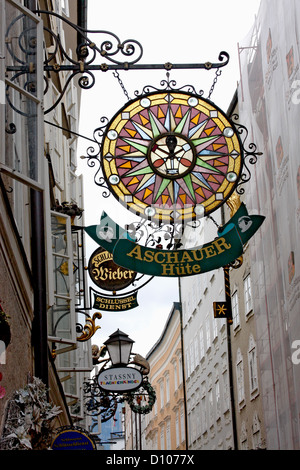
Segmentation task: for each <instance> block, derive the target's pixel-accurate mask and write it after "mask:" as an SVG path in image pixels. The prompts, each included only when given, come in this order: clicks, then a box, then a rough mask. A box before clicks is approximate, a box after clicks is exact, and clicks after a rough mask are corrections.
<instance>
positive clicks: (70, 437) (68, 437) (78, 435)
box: [51, 427, 97, 450]
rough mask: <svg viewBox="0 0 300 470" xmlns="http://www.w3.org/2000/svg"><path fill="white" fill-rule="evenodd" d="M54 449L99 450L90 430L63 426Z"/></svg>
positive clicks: (53, 443) (54, 442)
mask: <svg viewBox="0 0 300 470" xmlns="http://www.w3.org/2000/svg"><path fill="white" fill-rule="evenodd" d="M51 448H52V450H97V449H96V444H95V442H94V441H93V439H92V437H91V436H90V435H89V434H88V432H87V431H86V430H84V429H81V428H76V427H75V428H73V427H68V428H62V430H61V431H58V433H57V435H56V436H55V438H54V440H53V442H52V445H51Z"/></svg>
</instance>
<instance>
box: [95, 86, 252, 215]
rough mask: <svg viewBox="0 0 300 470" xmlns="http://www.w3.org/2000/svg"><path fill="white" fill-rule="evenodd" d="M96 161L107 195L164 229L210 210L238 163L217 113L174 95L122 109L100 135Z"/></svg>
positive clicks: (228, 128) (235, 144)
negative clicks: (161, 223) (165, 224)
mask: <svg viewBox="0 0 300 470" xmlns="http://www.w3.org/2000/svg"><path fill="white" fill-rule="evenodd" d="M101 157H102V168H103V173H104V176H105V178H106V181H107V184H108V186H109V188H110V190H111V192H112V193H113V194H114V196H115V197H116V198H117V199H118V200H119V201H120V202H121V203H122V204H123V205H125V206H126V207H127V209H129V210H131V211H134V212H135V213H137V214H138V215H140V216H142V217H145V218H149V219H151V220H161V221H164V222H171V221H173V220H175V219H176V220H178V221H184V220H191V219H194V218H198V217H201V216H204V215H208V214H209V213H211V212H213V211H215V210H216V209H218V208H219V207H220V206H221V205H222V204H223V203H224V202H225V200H226V199H227V198H228V197H229V196H230V195H231V194H232V192H233V191H234V189H235V187H236V185H237V183H238V180H239V178H240V175H241V170H242V162H243V154H242V145H241V143H240V139H239V136H238V134H237V132H236V129H235V127H234V125H233V123H232V122H231V121H230V119H229V118H228V117H227V116H226V115H225V114H224V113H223V111H221V110H220V109H219V108H217V107H216V106H215V105H214V104H213V103H211V102H210V101H208V100H205V99H203V98H200V97H199V96H197V95H194V94H191V93H185V92H179V91H160V92H154V93H150V94H148V95H144V96H143V97H142V98H141V97H139V98H137V99H135V100H132V101H130V102H129V103H128V104H126V105H125V106H124V107H123V108H122V109H121V110H120V111H119V112H118V113H117V114H116V115H115V116H114V118H113V119H112V120H111V121H110V123H109V124H108V126H107V128H106V132H105V135H104V138H103V144H102V148H101Z"/></svg>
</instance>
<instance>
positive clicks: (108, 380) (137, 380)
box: [97, 367, 143, 392]
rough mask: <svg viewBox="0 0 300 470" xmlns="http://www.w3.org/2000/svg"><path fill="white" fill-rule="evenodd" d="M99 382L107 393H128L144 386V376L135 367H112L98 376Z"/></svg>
mask: <svg viewBox="0 0 300 470" xmlns="http://www.w3.org/2000/svg"><path fill="white" fill-rule="evenodd" d="M97 382H98V385H99V387H100V389H102V390H105V391H107V392H128V391H131V390H136V389H137V388H139V387H140V386H141V385H142V382H143V376H142V374H141V372H140V371H139V370H137V369H134V368H133V367H111V368H108V369H105V370H103V371H101V372H100V373H99V374H98V376H97Z"/></svg>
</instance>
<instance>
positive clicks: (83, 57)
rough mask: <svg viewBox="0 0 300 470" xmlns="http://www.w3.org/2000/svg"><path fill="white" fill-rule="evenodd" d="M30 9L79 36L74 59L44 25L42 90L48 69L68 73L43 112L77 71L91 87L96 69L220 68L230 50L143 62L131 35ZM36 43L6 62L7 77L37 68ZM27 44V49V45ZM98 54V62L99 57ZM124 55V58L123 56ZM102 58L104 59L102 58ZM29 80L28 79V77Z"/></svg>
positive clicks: (140, 49) (81, 81)
mask: <svg viewBox="0 0 300 470" xmlns="http://www.w3.org/2000/svg"><path fill="white" fill-rule="evenodd" d="M33 13H35V14H37V15H40V16H42V17H43V16H45V17H46V18H47V17H52V18H53V17H56V18H58V20H60V21H63V22H64V24H66V25H68V26H69V27H71V28H72V29H73V30H75V31H76V32H77V34H78V36H79V37H80V41H81V42H80V43H79V44H78V46H77V49H76V53H77V59H74V58H73V57H70V55H69V54H68V53H67V52H66V50H65V49H64V47H63V44H62V42H61V38H60V35H59V34H55V32H54V31H53V30H52V29H49V28H48V27H46V26H44V28H43V29H44V32H45V33H46V34H48V35H49V36H50V37H51V40H52V41H53V46H52V48H51V51H49V50H48V51H47V50H45V56H46V58H45V60H44V62H43V71H44V80H45V82H46V87H45V90H44V94H46V93H47V91H48V87H49V80H50V78H51V77H50V73H51V72H52V73H56V74H58V73H60V72H70V74H69V75H68V77H67V79H66V82H65V85H64V87H63V89H62V90H61V91H60V96H59V97H58V99H57V101H56V102H55V103H54V104H53V105H52V106H51V107H50V108H49V109H47V110H44V114H47V113H49V112H50V111H52V110H53V109H54V108H55V107H56V106H57V105H58V104H59V102H60V101H61V99H62V97H63V95H64V93H65V91H66V89H67V87H68V85H69V83H70V81H71V80H72V79H73V78H74V77H75V76H76V75H77V74H80V75H81V76H80V78H79V80H78V85H79V86H80V87H81V88H83V89H89V88H92V87H93V85H94V84H95V76H94V72H95V71H101V72H106V71H108V70H159V69H160V70H166V71H170V70H173V69H174V70H176V69H186V70H188V69H203V70H211V69H217V70H218V69H220V68H221V67H224V66H226V65H227V64H228V62H229V54H228V53H227V52H225V51H222V52H220V54H219V57H218V60H219V62H209V61H207V62H202V63H192V64H183V63H179V64H173V63H171V62H166V63H164V64H142V63H139V61H140V60H141V58H142V56H143V47H142V45H141V44H140V43H139V42H138V41H136V40H134V39H126V40H125V41H121V40H120V39H119V37H118V36H117V35H116V34H114V33H112V32H109V31H104V30H89V29H83V28H81V27H79V26H77V25H76V24H74V23H72V22H71V21H69V20H68V19H67V18H64V17H63V16H61V15H59V14H58V13H55V12H51V11H47V10H34V11H33ZM23 17H24V15H22V14H21V15H20V16H19V17H18V18H17V19H15V20H14V22H13V23H15V22H16V21H18V20H22V18H23ZM10 28H11V25H9V27H8V29H7V38H6V39H7V40H6V43H7V44H9V43H10V40H9V37H8V33H9V31H10ZM88 35H93V36H97V38H98V37H100V38H103V39H100V44H99V45H97V44H96V42H95V41H94V40H92V39H91V38H90V37H88ZM19 47H22V48H23V51H24V50H25V52H26V47H25V48H24V45H22V46H20V42H19ZM35 47H36V43H35V42H34V41H31V42H30V45H28V46H27V48H28V54H26V53H25V59H24V60H23V61H22V60H18V61H17V62H18V65H9V66H7V69H6V70H7V72H9V73H11V74H12V76H11V78H10V80H11V81H12V82H13V81H14V80H15V79H17V78H18V77H19V76H20V74H26V75H29V76H30V75H32V76H33V77H34V74H35V72H36V70H35V66H34V63H33V61H32V56H33V54H34V53H35V52H34V51H35ZM29 48H30V49H29ZM7 49H8V52H9V53H10V54H11V55H12V57H14V52H13V50H12V48H10V47H7ZM57 56H60V57H61V63H58V62H57ZM99 57H100V60H101V62H100V61H99V60H98V59H99ZM124 57H125V58H126V60H122V59H124ZM102 60H105V62H102ZM27 83H28V80H27Z"/></svg>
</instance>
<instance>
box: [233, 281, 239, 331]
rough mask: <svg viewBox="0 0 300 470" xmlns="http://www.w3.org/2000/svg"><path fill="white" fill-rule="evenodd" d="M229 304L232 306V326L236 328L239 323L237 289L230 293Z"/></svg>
mask: <svg viewBox="0 0 300 470" xmlns="http://www.w3.org/2000/svg"><path fill="white" fill-rule="evenodd" d="M231 306H232V320H233V328H237V327H238V326H239V324H240V314H239V299H238V293H237V290H236V291H235V292H234V293H233V294H232V297H231Z"/></svg>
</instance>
